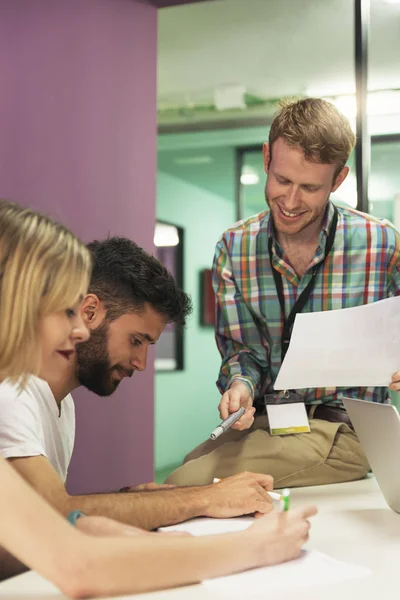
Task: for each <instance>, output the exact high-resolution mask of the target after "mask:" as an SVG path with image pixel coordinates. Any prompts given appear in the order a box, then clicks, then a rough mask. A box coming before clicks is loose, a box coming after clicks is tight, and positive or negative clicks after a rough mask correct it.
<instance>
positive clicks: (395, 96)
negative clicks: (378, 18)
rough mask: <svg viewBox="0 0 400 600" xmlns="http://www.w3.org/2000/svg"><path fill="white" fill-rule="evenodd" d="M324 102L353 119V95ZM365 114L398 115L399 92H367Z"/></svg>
mask: <svg viewBox="0 0 400 600" xmlns="http://www.w3.org/2000/svg"><path fill="white" fill-rule="evenodd" d="M399 3H400V0H399ZM325 100H328V101H329V102H332V104H334V105H335V106H336V107H337V108H338V109H339V110H340V112H341V113H343V114H344V115H345V116H346V117H347V118H348V119H350V120H353V119H355V117H356V115H357V103H356V97H355V96H354V94H348V95H345V96H336V97H334V98H325ZM367 114H368V116H370V117H371V116H381V115H398V114H400V90H377V91H375V92H368V95H367Z"/></svg>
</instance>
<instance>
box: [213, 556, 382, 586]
mask: <svg viewBox="0 0 400 600" xmlns="http://www.w3.org/2000/svg"><path fill="white" fill-rule="evenodd" d="M369 574H370V571H369V569H366V568H365V567H359V566H357V565H353V564H349V563H345V562H342V561H339V560H336V559H334V558H330V557H329V556H327V555H326V554H323V553H322V552H317V551H315V550H310V551H303V553H302V556H301V557H300V558H298V559H297V560H292V561H290V562H287V563H283V564H281V565H276V566H273V567H265V568H262V569H253V570H252V571H246V572H244V573H237V574H236V575H230V576H229V577H219V578H217V579H210V580H208V581H204V582H203V584H202V585H204V586H206V587H208V588H210V589H214V590H218V592H220V593H221V595H223V594H229V595H230V596H232V595H236V596H238V597H241V598H249V597H251V596H257V595H262V596H263V597H266V596H270V595H271V596H272V595H275V594H276V592H281V591H284V590H289V589H293V591H294V590H296V589H297V588H299V587H304V586H315V585H332V584H334V583H339V582H341V581H345V580H346V579H356V578H360V577H365V576H367V575H369ZM321 597H322V596H321ZM294 598H295V596H294Z"/></svg>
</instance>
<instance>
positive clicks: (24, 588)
mask: <svg viewBox="0 0 400 600" xmlns="http://www.w3.org/2000/svg"><path fill="white" fill-rule="evenodd" d="M292 500H293V506H296V505H300V504H306V503H315V504H317V506H318V508H319V514H318V516H317V517H315V518H314V519H313V521H312V529H311V539H310V541H309V543H308V548H313V549H317V550H320V551H321V552H324V553H326V554H328V555H329V556H331V557H333V558H337V559H339V560H344V561H348V562H351V563H354V564H358V565H362V566H366V567H368V568H369V569H371V571H372V574H371V575H370V576H368V577H365V578H363V579H356V580H352V581H347V582H343V583H339V584H336V585H329V586H313V587H305V588H299V589H298V590H296V599H295V600H306V599H307V600H321V598H323V599H324V600H350V599H351V600H359V599H363V600H379V598H380V597H384V596H386V597H388V598H391V597H395V596H398V594H399V590H398V588H399V587H400V577H399V573H400V515H398V514H396V513H394V512H393V511H391V510H390V509H389V508H388V507H387V505H386V503H385V501H384V499H383V497H382V495H381V493H380V491H379V488H378V486H377V484H376V482H375V480H374V479H373V478H370V479H365V480H362V481H355V482H352V483H342V484H336V485H327V486H318V487H313V488H299V489H295V490H293V491H292ZM239 551H240V549H239ZM155 567H156V565H155ZM293 594H294V592H293V591H291V592H287V593H280V594H279V600H294V598H293ZM223 596H224V597H228V596H227V595H225V594H223ZM275 596H276V594H274V597H275ZM247 597H248V598H251V597H252V595H251V590H249V593H248V596H247ZM254 597H255V596H254ZM257 597H260V596H257ZM262 597H271V595H268V591H267V590H266V593H265V595H263V596H262ZM61 598H65V596H63V595H62V594H60V593H59V592H58V591H57V590H56V589H55V588H54V586H52V585H51V584H50V583H48V582H46V581H45V580H44V579H42V578H41V577H40V576H39V575H37V574H36V573H33V572H30V573H26V574H24V575H20V576H19V577H15V578H13V579H10V580H8V581H5V582H3V583H2V584H0V600H5V599H7V600H38V599H40V600H49V599H51V600H56V599H57V600H61ZM125 598H127V597H126V596H125ZM132 598H136V599H140V600H145V599H146V600H183V599H185V600H187V599H189V600H221V592H220V591H218V590H212V589H210V588H205V587H203V586H202V585H193V586H188V587H184V588H178V589H173V590H166V591H163V592H155V593H152V594H140V595H137V596H132ZM236 598H237V596H236Z"/></svg>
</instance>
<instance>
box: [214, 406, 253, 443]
mask: <svg viewBox="0 0 400 600" xmlns="http://www.w3.org/2000/svg"><path fill="white" fill-rule="evenodd" d="M245 412H246V409H245V408H243V406H241V407H240V408H239V410H237V411H236V412H234V413H232V414H231V415H229V417H228V418H227V419H225V421H222V423H220V424H219V425H218V427H216V428H215V429H214V431H213V432H211V435H210V439H211V440H216V439H217V437H219V436H220V435H221V433H224V432H225V431H226V430H227V429H229V428H230V427H232V425H233V424H234V423H236V421H238V420H239V419H240V417H241V416H242V415H244V413H245Z"/></svg>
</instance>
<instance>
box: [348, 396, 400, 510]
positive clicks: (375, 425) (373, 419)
mask: <svg viewBox="0 0 400 600" xmlns="http://www.w3.org/2000/svg"><path fill="white" fill-rule="evenodd" d="M343 404H344V406H345V408H346V410H347V413H348V415H349V417H350V420H351V422H352V423H353V427H354V430H355V432H356V434H357V436H358V439H359V440H360V444H361V447H362V449H363V450H364V452H365V454H366V456H367V458H368V461H369V464H370V465H371V469H372V471H373V473H374V475H375V478H376V481H377V482H378V485H379V487H380V488H381V492H382V494H383V496H384V498H385V500H386V502H387V503H388V505H389V506H390V508H391V509H392V510H394V511H395V512H398V513H400V473H399V462H398V461H399V457H400V415H399V413H398V411H397V408H396V407H394V406H392V405H391V404H378V403H377V402H367V401H365V400H354V399H353V398H343Z"/></svg>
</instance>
